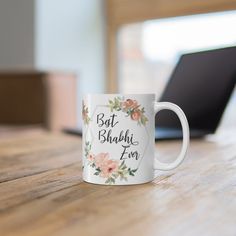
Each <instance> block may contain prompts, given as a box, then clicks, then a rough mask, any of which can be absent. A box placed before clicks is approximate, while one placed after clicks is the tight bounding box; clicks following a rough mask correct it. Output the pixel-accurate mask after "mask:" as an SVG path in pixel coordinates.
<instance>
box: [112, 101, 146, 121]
mask: <svg viewBox="0 0 236 236" xmlns="http://www.w3.org/2000/svg"><path fill="white" fill-rule="evenodd" d="M108 107H109V108H110V111H111V112H113V111H122V112H125V113H126V114H127V116H128V117H130V118H131V119H132V120H134V121H137V122H138V125H146V123H147V121H148V118H147V117H146V116H145V114H144V113H145V109H144V107H141V105H140V104H138V102H137V101H136V100H133V99H126V100H125V99H124V98H122V97H115V98H114V99H113V100H109V105H108Z"/></svg>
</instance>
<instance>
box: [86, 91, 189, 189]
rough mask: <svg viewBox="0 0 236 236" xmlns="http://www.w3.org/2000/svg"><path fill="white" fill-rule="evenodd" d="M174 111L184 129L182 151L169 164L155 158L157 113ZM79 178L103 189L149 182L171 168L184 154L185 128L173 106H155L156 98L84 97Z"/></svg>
mask: <svg viewBox="0 0 236 236" xmlns="http://www.w3.org/2000/svg"><path fill="white" fill-rule="evenodd" d="M164 109H168V110H171V111H173V112H175V113H176V115H177V116H178V118H179V120H180V122H181V125H182V130H183V142H182V148H181V151H180V153H179V154H178V156H177V158H176V160H175V161H174V162H172V163H162V162H160V161H159V160H157V159H156V158H155V115H156V114H157V113H158V112H159V111H160V110H164ZM82 118H83V139H82V140H83V141H82V150H83V179H84V181H86V182H89V183H94V184H105V185H111V184H112V185H131V184H142V183H146V182H150V181H152V180H153V179H154V178H155V177H154V171H155V170H172V169H174V168H176V167H177V166H179V165H180V164H181V163H182V161H183V160H184V158H185V156H186V152H187V149H188V145H189V126H188V122H187V119H186V116H185V114H184V112H183V111H182V110H181V109H180V108H179V107H178V106H177V105H175V104H173V103H169V102H160V103H159V102H156V101H155V95H154V94H88V95H86V96H85V97H84V99H83V108H82Z"/></svg>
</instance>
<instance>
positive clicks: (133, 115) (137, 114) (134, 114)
mask: <svg viewBox="0 0 236 236" xmlns="http://www.w3.org/2000/svg"><path fill="white" fill-rule="evenodd" d="M140 117H141V112H140V110H134V111H133V112H132V113H131V119H132V120H139V118H140Z"/></svg>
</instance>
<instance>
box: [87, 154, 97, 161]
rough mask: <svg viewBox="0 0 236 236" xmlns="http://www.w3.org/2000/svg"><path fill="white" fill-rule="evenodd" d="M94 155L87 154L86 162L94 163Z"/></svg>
mask: <svg viewBox="0 0 236 236" xmlns="http://www.w3.org/2000/svg"><path fill="white" fill-rule="evenodd" d="M94 157H95V156H94V155H93V154H89V155H88V156H87V159H88V161H90V162H94Z"/></svg>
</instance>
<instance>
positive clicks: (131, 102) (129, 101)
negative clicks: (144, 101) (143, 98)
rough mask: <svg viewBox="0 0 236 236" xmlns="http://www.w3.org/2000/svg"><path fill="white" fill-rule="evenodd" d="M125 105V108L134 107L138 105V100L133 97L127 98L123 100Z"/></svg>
mask: <svg viewBox="0 0 236 236" xmlns="http://www.w3.org/2000/svg"><path fill="white" fill-rule="evenodd" d="M122 105H123V107H124V109H130V108H131V109H132V108H135V107H137V106H138V103H137V101H136V100H132V99H126V101H125V102H123V104H122Z"/></svg>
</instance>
